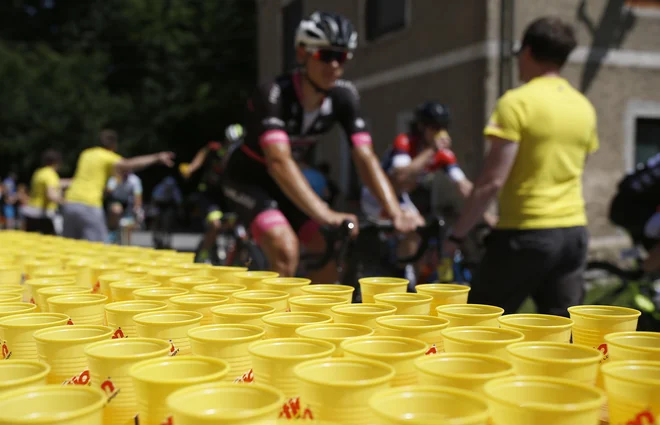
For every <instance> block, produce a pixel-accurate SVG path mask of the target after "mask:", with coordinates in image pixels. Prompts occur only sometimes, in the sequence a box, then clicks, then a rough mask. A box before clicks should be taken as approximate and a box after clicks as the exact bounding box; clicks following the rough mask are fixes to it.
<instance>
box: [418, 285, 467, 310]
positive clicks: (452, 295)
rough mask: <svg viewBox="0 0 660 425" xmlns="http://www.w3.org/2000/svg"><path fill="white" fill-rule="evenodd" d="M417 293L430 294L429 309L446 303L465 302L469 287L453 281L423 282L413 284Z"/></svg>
mask: <svg viewBox="0 0 660 425" xmlns="http://www.w3.org/2000/svg"><path fill="white" fill-rule="evenodd" d="M415 290H416V291H417V293H419V294H424V295H430V296H432V297H433V301H431V311H435V309H436V307H438V306H440V305H447V304H467V302H468V295H469V293H470V287H469V286H465V285H458V284H453V283H424V284H421V285H417V286H415Z"/></svg>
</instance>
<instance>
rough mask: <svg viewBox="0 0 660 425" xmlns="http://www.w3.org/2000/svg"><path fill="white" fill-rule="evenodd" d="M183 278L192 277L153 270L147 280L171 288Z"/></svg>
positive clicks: (180, 273) (175, 271) (148, 274)
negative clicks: (174, 280)
mask: <svg viewBox="0 0 660 425" xmlns="http://www.w3.org/2000/svg"><path fill="white" fill-rule="evenodd" d="M183 276H192V275H191V273H190V272H182V271H181V270H175V269H153V270H151V271H149V272H148V273H147V279H149V280H153V281H156V282H160V284H161V286H171V285H172V284H171V282H170V279H172V278H174V277H183ZM159 425H160V424H159Z"/></svg>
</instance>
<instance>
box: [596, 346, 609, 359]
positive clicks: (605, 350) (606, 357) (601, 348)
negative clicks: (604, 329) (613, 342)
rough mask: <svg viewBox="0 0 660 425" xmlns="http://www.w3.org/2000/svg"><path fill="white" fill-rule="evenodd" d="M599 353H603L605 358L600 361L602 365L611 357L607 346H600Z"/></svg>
mask: <svg viewBox="0 0 660 425" xmlns="http://www.w3.org/2000/svg"><path fill="white" fill-rule="evenodd" d="M598 351H600V352H601V353H603V358H602V359H601V360H600V362H601V363H602V362H604V361H605V360H607V359H609V358H610V355H609V354H607V344H600V345H599V346H598Z"/></svg>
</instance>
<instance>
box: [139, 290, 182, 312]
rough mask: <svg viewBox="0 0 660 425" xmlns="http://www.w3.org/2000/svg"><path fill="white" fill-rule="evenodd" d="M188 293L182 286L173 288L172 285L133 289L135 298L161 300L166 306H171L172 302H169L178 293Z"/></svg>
mask: <svg viewBox="0 0 660 425" xmlns="http://www.w3.org/2000/svg"><path fill="white" fill-rule="evenodd" d="M188 293H190V291H189V290H187V289H183V288H175V287H173V286H156V287H153V288H142V289H136V290H135V291H133V296H134V297H135V299H136V300H150V301H163V302H165V303H166V304H167V305H168V307H170V308H172V306H173V304H172V303H171V302H170V299H171V298H172V297H176V296H178V295H186V294H188Z"/></svg>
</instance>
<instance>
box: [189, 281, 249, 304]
mask: <svg viewBox="0 0 660 425" xmlns="http://www.w3.org/2000/svg"><path fill="white" fill-rule="evenodd" d="M246 289H247V287H245V286H243V285H239V284H238V283H210V284H208V285H197V286H195V287H193V289H192V292H193V293H194V294H208V295H224V296H225V297H229V299H230V300H231V297H232V295H233V294H234V293H236V292H241V291H245V290H246Z"/></svg>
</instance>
